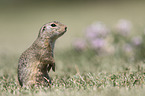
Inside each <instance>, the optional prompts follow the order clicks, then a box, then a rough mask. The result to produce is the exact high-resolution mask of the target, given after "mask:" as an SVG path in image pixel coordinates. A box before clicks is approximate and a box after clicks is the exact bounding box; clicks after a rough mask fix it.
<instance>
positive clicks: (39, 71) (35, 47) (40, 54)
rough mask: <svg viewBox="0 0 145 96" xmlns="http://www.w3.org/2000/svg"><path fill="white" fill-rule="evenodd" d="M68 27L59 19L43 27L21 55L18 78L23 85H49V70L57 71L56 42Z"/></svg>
mask: <svg viewBox="0 0 145 96" xmlns="http://www.w3.org/2000/svg"><path fill="white" fill-rule="evenodd" d="M66 28H67V27H66V26H65V25H63V24H61V23H60V22H57V21H53V22H50V23H47V24H45V25H43V26H42V27H41V29H40V31H39V35H38V37H37V39H36V40H35V41H34V43H33V44H32V45H31V46H30V47H29V48H28V49H27V50H26V51H24V52H23V53H22V55H21V56H20V59H19V63H18V80H19V83H20V85H21V86H32V85H43V86H48V85H49V84H50V83H51V79H50V77H49V75H48V72H49V71H50V69H51V68H52V70H53V71H55V61H54V57H53V49H54V44H55V41H56V39H57V38H58V37H60V36H62V35H63V34H64V33H65V32H66ZM48 81H49V82H48Z"/></svg>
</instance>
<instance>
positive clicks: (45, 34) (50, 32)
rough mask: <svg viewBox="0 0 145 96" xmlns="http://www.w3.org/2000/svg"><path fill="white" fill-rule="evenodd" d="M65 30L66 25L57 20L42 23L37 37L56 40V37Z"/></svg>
mask: <svg viewBox="0 0 145 96" xmlns="http://www.w3.org/2000/svg"><path fill="white" fill-rule="evenodd" d="M66 31H67V27H66V26H65V25H63V24H62V23H60V22H58V21H53V22H50V23H47V24H44V25H43V26H42V27H41V29H40V31H39V35H38V37H40V38H41V37H42V38H50V39H54V40H56V39H57V38H58V37H60V36H62V35H63V34H64V33H65V32H66Z"/></svg>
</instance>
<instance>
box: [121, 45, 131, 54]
mask: <svg viewBox="0 0 145 96" xmlns="http://www.w3.org/2000/svg"><path fill="white" fill-rule="evenodd" d="M123 50H124V52H127V53H131V52H133V48H132V46H131V45H130V44H124V46H123Z"/></svg>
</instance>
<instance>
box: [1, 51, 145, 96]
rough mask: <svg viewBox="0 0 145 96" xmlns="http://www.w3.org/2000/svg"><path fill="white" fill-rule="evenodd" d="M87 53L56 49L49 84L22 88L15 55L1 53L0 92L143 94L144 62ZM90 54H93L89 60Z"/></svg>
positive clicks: (102, 95)
mask: <svg viewBox="0 0 145 96" xmlns="http://www.w3.org/2000/svg"><path fill="white" fill-rule="evenodd" d="M70 53H71V54H70ZM87 54H88V53H82V54H80V53H77V52H75V51H73V50H68V52H63V53H61V52H58V53H57V54H56V55H55V57H56V62H57V65H56V66H57V68H56V70H57V71H56V72H55V73H54V72H50V76H51V77H52V85H51V86H50V87H39V88H31V89H29V88H21V87H20V86H19V84H18V81H17V73H16V72H17V71H16V70H17V63H16V62H15V61H17V58H18V57H17V55H16V56H10V55H9V54H5V55H4V54H3V55H1V58H0V61H1V64H2V63H3V64H5V65H1V66H2V67H3V69H2V70H1V71H3V72H1V75H0V95H2V96H6V95H26V96H30V95H40V96H47V95H51V96H62V95H64V96H68V95H69V96H76V95H77V96H82V95H84V96H88V95H91V96H96V95H99V96H131V95H132V96H137V95H138V94H140V95H138V96H143V94H144V91H143V90H144V85H145V70H144V63H143V62H136V63H135V64H133V62H128V63H127V61H125V60H124V62H123V59H121V60H119V59H118V58H115V57H114V60H113V59H112V61H110V57H103V58H102V59H101V57H100V58H95V57H93V56H95V55H91V52H89V54H88V55H87ZM92 54H93V53H92ZM68 56H69V57H68ZM91 57H93V58H92V60H91ZM10 61H11V64H12V65H11V66H10V65H9V64H10ZM108 61H109V62H108ZM111 62H112V65H111ZM115 62H116V63H115ZM107 63H108V64H107ZM113 63H114V64H113ZM7 64H8V65H7ZM131 64H132V65H131ZM109 65H110V66H109ZM8 66H9V67H10V68H8ZM106 66H107V67H106ZM107 68H108V70H106V69H107ZM6 69H9V70H6ZM113 69H115V70H113Z"/></svg>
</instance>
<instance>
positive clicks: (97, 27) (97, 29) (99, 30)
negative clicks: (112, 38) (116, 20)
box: [86, 22, 109, 40]
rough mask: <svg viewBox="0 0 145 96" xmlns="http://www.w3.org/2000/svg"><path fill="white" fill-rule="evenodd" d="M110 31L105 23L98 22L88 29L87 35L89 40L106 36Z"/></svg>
mask: <svg viewBox="0 0 145 96" xmlns="http://www.w3.org/2000/svg"><path fill="white" fill-rule="evenodd" d="M108 32H109V29H107V28H106V26H105V24H103V23H101V22H97V23H95V24H92V25H91V26H89V27H88V28H87V29H86V37H87V39H89V40H93V39H96V38H100V37H106V35H107V34H108Z"/></svg>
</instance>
